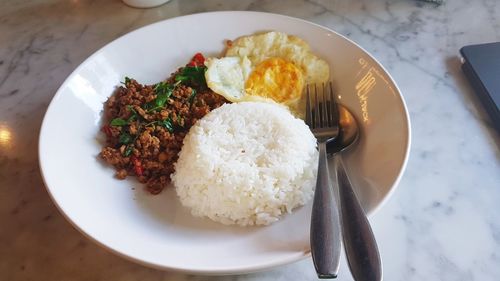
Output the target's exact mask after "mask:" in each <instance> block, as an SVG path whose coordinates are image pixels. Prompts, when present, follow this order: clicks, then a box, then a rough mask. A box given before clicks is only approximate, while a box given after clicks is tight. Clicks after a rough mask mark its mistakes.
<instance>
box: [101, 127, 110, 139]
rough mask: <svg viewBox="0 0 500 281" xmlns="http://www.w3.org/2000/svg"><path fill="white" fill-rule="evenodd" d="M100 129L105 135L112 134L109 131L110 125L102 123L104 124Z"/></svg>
mask: <svg viewBox="0 0 500 281" xmlns="http://www.w3.org/2000/svg"><path fill="white" fill-rule="evenodd" d="M101 131H102V132H103V133H105V134H106V136H108V137H111V136H112V133H111V127H110V126H109V125H104V126H102V128H101Z"/></svg>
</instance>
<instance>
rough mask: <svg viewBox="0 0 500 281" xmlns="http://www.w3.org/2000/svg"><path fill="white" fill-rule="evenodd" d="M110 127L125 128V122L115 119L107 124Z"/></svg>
mask: <svg viewBox="0 0 500 281" xmlns="http://www.w3.org/2000/svg"><path fill="white" fill-rule="evenodd" d="M109 124H110V125H111V126H125V125H127V124H128V123H127V121H125V120H123V119H121V118H115V119H113V120H111V123H109Z"/></svg>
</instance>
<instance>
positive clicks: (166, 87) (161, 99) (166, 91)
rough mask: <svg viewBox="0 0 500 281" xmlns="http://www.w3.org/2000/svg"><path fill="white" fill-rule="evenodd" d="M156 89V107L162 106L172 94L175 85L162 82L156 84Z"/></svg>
mask: <svg viewBox="0 0 500 281" xmlns="http://www.w3.org/2000/svg"><path fill="white" fill-rule="evenodd" d="M154 90H155V92H156V99H155V105H156V107H162V106H164V105H165V103H166V102H167V100H168V98H169V97H170V96H171V95H172V93H173V91H174V86H173V85H170V84H167V83H165V82H160V83H158V84H156V85H155V87H154Z"/></svg>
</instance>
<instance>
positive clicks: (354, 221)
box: [335, 157, 382, 281]
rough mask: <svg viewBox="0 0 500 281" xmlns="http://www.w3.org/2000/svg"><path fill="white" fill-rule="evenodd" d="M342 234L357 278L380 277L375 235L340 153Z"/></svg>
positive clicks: (337, 163)
mask: <svg viewBox="0 0 500 281" xmlns="http://www.w3.org/2000/svg"><path fill="white" fill-rule="evenodd" d="M335 160H336V161H335V169H336V171H337V179H338V187H339V199H340V200H339V202H340V210H341V211H340V212H341V219H342V237H343V238H344V248H345V252H346V255H347V262H348V264H349V268H350V269H351V274H352V276H353V277H354V280H356V281H381V280H382V263H381V261H380V254H379V251H378V247H377V242H376V241H375V236H374V235H373V231H372V229H371V227H370V223H369V222H368V219H367V218H366V215H365V212H364V211H363V209H362V208H361V205H360V204H359V201H358V199H357V198H356V194H355V193H354V190H353V189H352V185H351V181H350V180H349V177H348V176H347V173H346V171H345V168H344V164H343V162H342V158H341V157H337V159H335Z"/></svg>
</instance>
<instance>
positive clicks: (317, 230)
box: [310, 142, 341, 278]
mask: <svg viewBox="0 0 500 281" xmlns="http://www.w3.org/2000/svg"><path fill="white" fill-rule="evenodd" d="M318 147H319V163H318V177H317V182H316V190H315V191H314V201H313V207H312V213H311V238H310V239H311V255H312V258H313V262H314V267H315V269H316V273H317V274H318V277H319V278H336V277H337V274H338V271H339V264H340V263H339V262H340V250H341V249H340V247H341V236H340V235H341V231H340V218H339V210H338V206H337V201H336V200H335V198H334V197H333V191H332V189H331V188H330V173H329V171H328V163H327V160H326V144H325V143H324V142H320V143H318Z"/></svg>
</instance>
